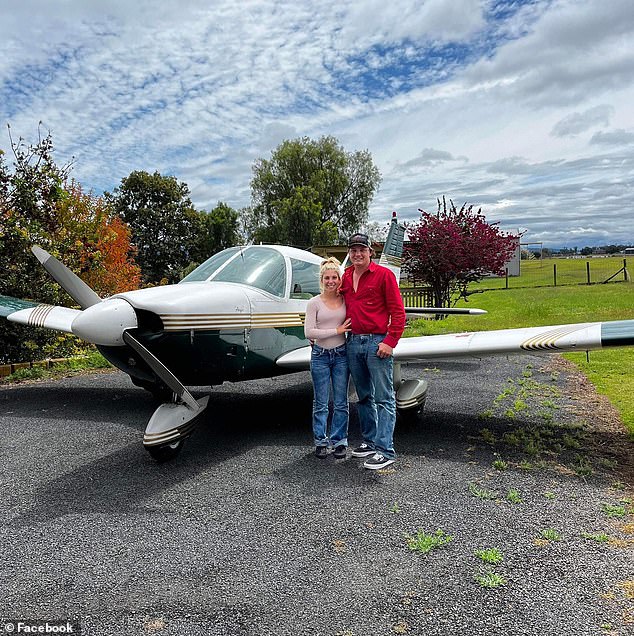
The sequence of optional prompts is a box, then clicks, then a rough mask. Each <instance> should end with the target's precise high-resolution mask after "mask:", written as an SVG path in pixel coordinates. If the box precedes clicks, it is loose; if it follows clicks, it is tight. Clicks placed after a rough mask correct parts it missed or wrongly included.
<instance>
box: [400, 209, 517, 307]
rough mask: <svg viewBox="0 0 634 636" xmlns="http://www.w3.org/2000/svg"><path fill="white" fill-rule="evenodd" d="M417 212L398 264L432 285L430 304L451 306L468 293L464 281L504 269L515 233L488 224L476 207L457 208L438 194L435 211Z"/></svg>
mask: <svg viewBox="0 0 634 636" xmlns="http://www.w3.org/2000/svg"><path fill="white" fill-rule="evenodd" d="M419 211H420V212H421V218H420V220H419V221H418V222H417V223H415V224H413V225H410V226H409V227H408V228H407V232H408V236H409V242H408V243H406V245H405V247H404V250H403V259H404V262H403V266H404V269H405V271H406V272H407V273H408V274H409V276H410V278H413V279H414V280H416V281H420V282H422V283H424V284H426V285H429V286H430V287H431V290H432V294H433V298H434V307H452V306H453V305H455V304H456V302H457V301H458V299H459V298H465V299H466V298H467V295H468V291H467V286H468V285H469V283H471V282H474V281H477V280H480V279H482V278H483V277H484V276H486V275H488V274H498V275H500V274H502V273H503V267H504V264H505V263H506V262H507V261H508V260H509V258H510V257H511V255H512V254H513V252H514V251H515V246H516V242H517V237H514V236H505V235H503V234H502V233H501V232H500V230H499V229H498V228H497V227H495V226H494V225H490V224H488V223H487V222H486V220H485V217H484V215H483V214H482V211H481V209H478V210H477V211H475V210H474V209H473V206H472V205H470V206H468V207H467V205H466V203H465V204H464V205H463V206H462V207H461V208H460V209H459V210H458V209H457V208H456V206H455V205H454V203H453V201H451V200H450V201H449V206H447V204H446V201H445V198H444V197H443V199H442V202H441V201H440V200H438V211H437V213H436V214H430V213H429V212H425V211H424V210H419Z"/></svg>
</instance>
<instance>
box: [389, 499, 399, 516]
mask: <svg viewBox="0 0 634 636" xmlns="http://www.w3.org/2000/svg"><path fill="white" fill-rule="evenodd" d="M390 512H393V513H394V514H395V515H397V514H399V512H401V509H400V508H399V506H398V503H396V501H395V502H394V503H393V504H392V507H391V508H390Z"/></svg>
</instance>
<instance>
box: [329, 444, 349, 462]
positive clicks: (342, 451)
mask: <svg viewBox="0 0 634 636" xmlns="http://www.w3.org/2000/svg"><path fill="white" fill-rule="evenodd" d="M347 450H348V449H347V448H346V447H345V446H344V445H343V444H339V446H337V447H335V452H334V453H333V454H332V456H333V457H334V458H335V459H345V458H346V451H347Z"/></svg>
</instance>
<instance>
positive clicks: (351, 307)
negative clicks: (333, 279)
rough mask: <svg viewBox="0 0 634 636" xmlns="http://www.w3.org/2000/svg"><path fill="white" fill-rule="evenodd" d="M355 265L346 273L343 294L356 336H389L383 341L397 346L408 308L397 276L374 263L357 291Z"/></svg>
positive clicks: (363, 277) (365, 273) (341, 291)
mask: <svg viewBox="0 0 634 636" xmlns="http://www.w3.org/2000/svg"><path fill="white" fill-rule="evenodd" d="M353 272H354V266H350V267H348V268H347V269H346V271H345V272H344V273H343V277H342V281H341V288H340V290H339V292H340V293H341V294H343V297H344V298H345V300H346V315H347V317H348V318H350V319H351V320H352V324H351V325H350V326H351V328H352V333H355V334H362V333H387V336H385V338H384V340H383V342H385V344H386V345H389V346H390V347H395V346H396V343H397V342H398V341H399V338H400V337H401V336H402V335H403V330H404V329H405V308H404V307H403V299H402V298H401V292H400V291H399V288H398V283H397V282H396V277H395V276H394V274H393V273H392V272H391V271H390V270H389V269H387V268H386V267H383V266H381V265H377V264H376V263H372V262H370V267H369V268H368V269H367V270H366V271H365V272H363V274H361V278H360V279H359V284H358V286H357V291H356V292H355V291H354V285H353V281H352V274H353Z"/></svg>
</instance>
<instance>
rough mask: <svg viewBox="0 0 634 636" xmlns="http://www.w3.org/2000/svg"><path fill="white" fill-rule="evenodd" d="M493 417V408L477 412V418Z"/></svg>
mask: <svg viewBox="0 0 634 636" xmlns="http://www.w3.org/2000/svg"><path fill="white" fill-rule="evenodd" d="M492 417H493V409H486V411H482V413H478V419H479V420H488V419H490V418H492Z"/></svg>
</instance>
